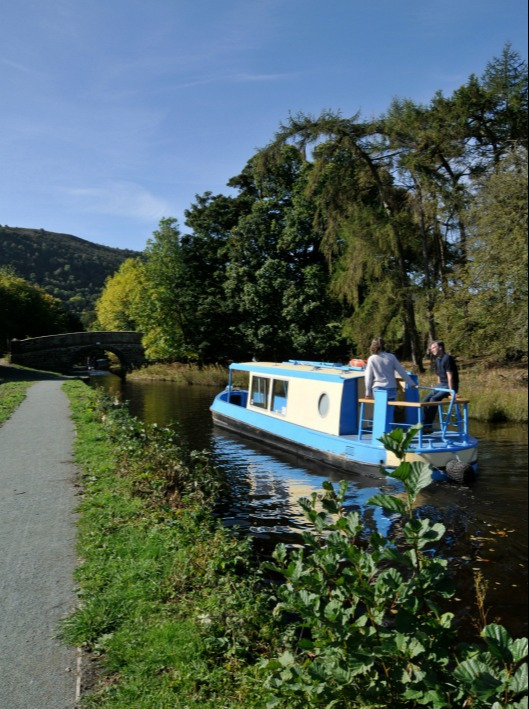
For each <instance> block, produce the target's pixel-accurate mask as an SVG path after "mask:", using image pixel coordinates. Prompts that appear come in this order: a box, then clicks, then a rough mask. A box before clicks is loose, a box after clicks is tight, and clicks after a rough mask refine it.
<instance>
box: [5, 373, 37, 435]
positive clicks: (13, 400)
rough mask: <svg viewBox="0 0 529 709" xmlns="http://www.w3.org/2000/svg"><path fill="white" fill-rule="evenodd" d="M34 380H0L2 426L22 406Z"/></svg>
mask: <svg viewBox="0 0 529 709" xmlns="http://www.w3.org/2000/svg"><path fill="white" fill-rule="evenodd" d="M31 384H32V382H0V426H1V425H2V424H3V423H4V422H5V421H7V419H8V418H9V417H10V416H11V414H12V413H13V412H14V411H15V410H16V409H17V408H18V407H19V406H20V404H21V403H22V402H23V401H24V399H25V397H26V391H27V390H28V387H30V386H31Z"/></svg>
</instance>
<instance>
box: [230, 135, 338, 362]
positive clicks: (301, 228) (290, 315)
mask: <svg viewBox="0 0 529 709" xmlns="http://www.w3.org/2000/svg"><path fill="white" fill-rule="evenodd" d="M276 158H277V159H275V160H270V161H269V160H267V156H266V154H258V155H256V156H254V158H253V159H252V160H250V161H249V162H248V164H247V165H246V167H245V169H244V171H243V173H242V174H241V175H240V176H238V177H237V178H234V179H233V180H231V181H230V184H231V185H232V186H234V187H235V186H236V187H239V188H240V189H241V195H245V196H246V198H247V199H249V200H252V204H251V209H250V211H249V212H248V213H247V214H246V215H244V216H242V217H241V218H240V219H239V221H238V223H237V226H236V227H235V228H234V229H233V231H232V235H231V237H230V240H229V242H228V250H227V259H228V265H227V268H226V284H225V290H226V296H227V300H228V302H229V303H231V307H232V311H233V312H234V316H235V318H236V319H237V325H236V328H235V331H236V332H237V333H239V336H240V338H241V339H242V341H244V343H245V345H246V347H247V351H248V352H249V353H251V354H253V355H255V356H258V357H260V358H265V357H266V358H269V357H271V358H273V359H280V358H284V357H300V358H306V359H308V358H311V357H312V358H318V359H321V358H322V357H325V356H327V357H329V356H333V355H334V357H337V356H339V355H341V356H343V355H344V354H345V350H346V345H345V342H344V340H343V338H342V336H341V320H342V318H343V311H342V309H341V307H340V305H339V303H338V302H337V301H336V299H335V298H333V297H331V295H330V293H329V291H328V279H329V276H328V271H327V266H326V263H325V259H324V257H323V255H322V253H321V251H320V250H319V248H318V245H319V242H320V240H321V235H320V234H319V232H318V231H317V230H316V229H315V227H314V205H313V203H312V201H311V200H310V199H308V198H307V196H306V194H305V186H306V182H307V179H309V172H310V166H308V165H307V164H306V162H305V161H304V160H303V159H302V156H301V155H300V154H299V151H298V150H297V149H295V148H293V147H292V146H286V147H284V148H282V149H281V150H280V151H279V152H278V154H277V156H276Z"/></svg>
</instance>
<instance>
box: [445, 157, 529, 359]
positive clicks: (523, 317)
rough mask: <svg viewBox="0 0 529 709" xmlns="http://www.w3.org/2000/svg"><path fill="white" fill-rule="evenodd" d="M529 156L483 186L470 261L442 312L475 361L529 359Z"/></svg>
mask: <svg viewBox="0 0 529 709" xmlns="http://www.w3.org/2000/svg"><path fill="white" fill-rule="evenodd" d="M527 189H528V180H527V151H526V150H525V148H519V149H517V150H513V151H512V152H511V153H510V154H509V155H507V156H505V157H504V158H503V159H502V160H501V161H500V162H499V164H498V165H497V168H496V170H495V172H493V173H492V174H491V175H490V176H488V177H486V178H484V179H483V180H482V181H481V184H480V188H479V191H477V193H476V195H475V198H474V201H473V203H472V206H471V209H470V211H469V222H470V225H471V236H470V238H469V259H468V263H467V264H466V265H464V266H463V265H462V266H461V267H460V268H459V269H458V270H456V272H455V274H454V278H453V281H452V288H451V290H449V291H447V292H446V294H445V297H444V298H443V301H442V303H441V306H442V307H441V308H440V311H439V317H440V320H441V321H442V323H443V327H444V329H445V331H446V332H447V333H448V334H447V337H449V338H450V341H451V342H453V343H454V345H455V347H456V348H457V349H460V350H464V351H465V352H466V353H467V354H469V355H479V354H486V355H489V356H495V357H497V358H499V359H513V358H520V357H527V265H528V263H527V228H528V210H527Z"/></svg>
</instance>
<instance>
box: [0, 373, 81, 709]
mask: <svg viewBox="0 0 529 709" xmlns="http://www.w3.org/2000/svg"><path fill="white" fill-rule="evenodd" d="M61 385H62V381H60V380H55V381H54V380H49V381H39V382H36V383H35V384H33V385H32V386H31V387H30V388H29V390H28V393H27V398H26V399H25V400H24V402H23V403H22V404H21V406H20V407H19V409H18V410H17V411H16V412H15V413H14V414H13V416H12V417H11V418H10V419H9V420H8V421H7V422H6V423H5V424H4V425H3V426H2V427H1V428H0V709H72V708H73V707H75V705H76V690H77V686H78V682H77V651H76V650H75V649H74V648H69V647H66V646H64V645H63V644H62V643H61V642H60V641H58V640H57V639H56V637H55V635H56V632H57V626H58V622H59V620H60V619H61V618H63V617H64V616H65V615H66V614H67V613H68V612H69V611H70V610H71V609H72V607H73V606H74V604H75V602H76V596H75V593H74V582H73V579H72V574H73V570H74V568H75V564H76V556H75V531H76V530H75V514H74V510H75V507H76V505H77V498H76V497H75V493H76V491H77V489H76V487H75V481H76V469H75V466H74V464H73V461H72V442H73V437H74V431H73V424H72V422H71V419H70V413H69V406H68V399H67V397H66V395H65V394H64V392H63V391H62V390H61Z"/></svg>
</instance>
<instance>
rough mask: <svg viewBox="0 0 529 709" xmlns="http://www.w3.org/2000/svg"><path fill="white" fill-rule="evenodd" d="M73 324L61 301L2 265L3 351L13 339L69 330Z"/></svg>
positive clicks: (0, 319)
mask: <svg viewBox="0 0 529 709" xmlns="http://www.w3.org/2000/svg"><path fill="white" fill-rule="evenodd" d="M69 325H70V318H69V316H68V314H67V313H66V312H65V310H64V309H63V306H62V303H61V301H60V300H58V299H57V298H54V297H53V296H52V295H49V293H46V292H45V291H44V290H43V289H42V288H40V287H39V286H34V285H31V284H30V283H28V282H27V281H25V280H24V279H23V278H19V277H18V276H16V275H15V274H14V273H13V272H12V271H11V270H10V269H9V268H0V352H6V351H7V346H8V341H9V340H10V339H14V338H17V339H24V338H26V337H40V336H42V335H54V334H57V333H59V332H68V330H69Z"/></svg>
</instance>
